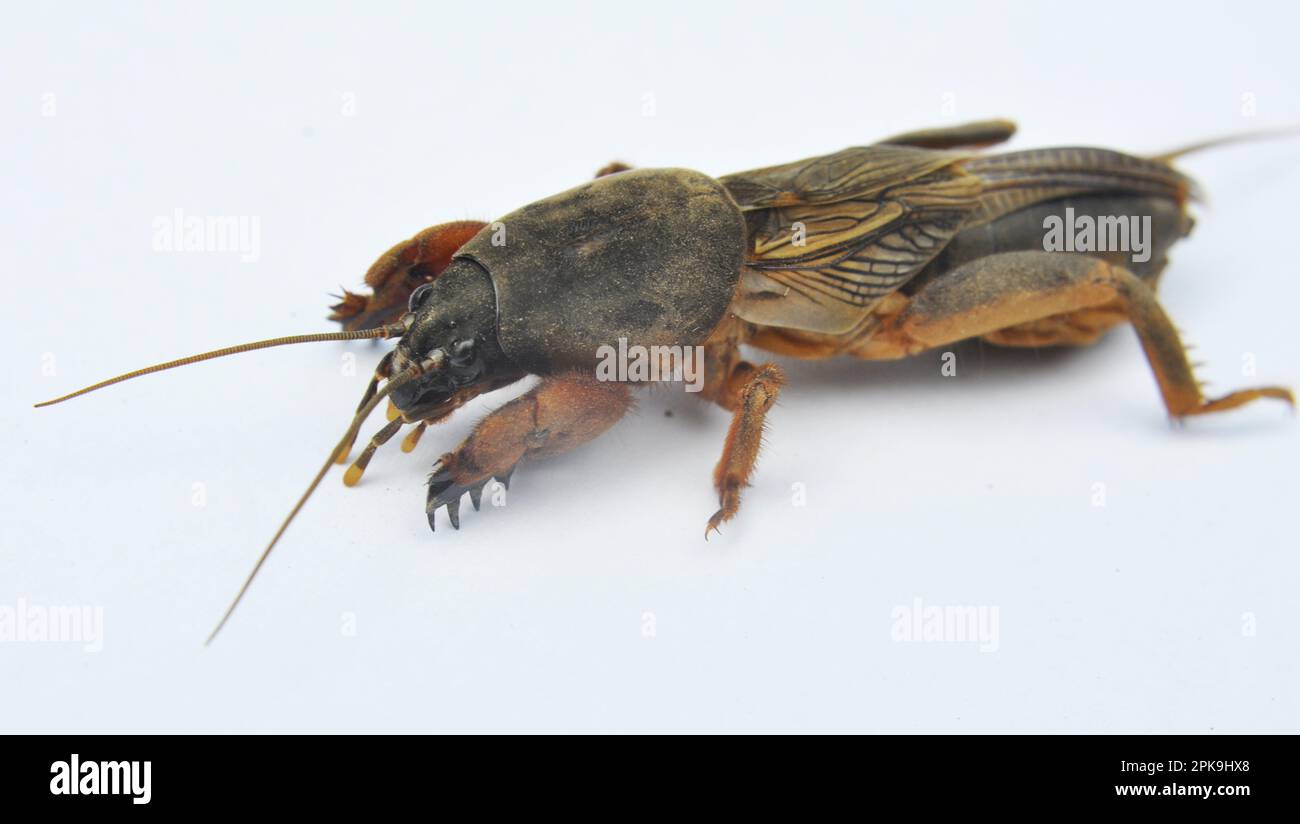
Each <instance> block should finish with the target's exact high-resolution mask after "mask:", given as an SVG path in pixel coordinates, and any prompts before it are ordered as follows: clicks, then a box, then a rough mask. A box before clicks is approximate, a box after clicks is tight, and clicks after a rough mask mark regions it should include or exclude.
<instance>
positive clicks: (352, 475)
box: [343, 464, 365, 486]
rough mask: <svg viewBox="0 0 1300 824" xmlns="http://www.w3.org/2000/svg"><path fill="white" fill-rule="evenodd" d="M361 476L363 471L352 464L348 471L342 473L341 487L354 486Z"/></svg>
mask: <svg viewBox="0 0 1300 824" xmlns="http://www.w3.org/2000/svg"><path fill="white" fill-rule="evenodd" d="M363 474H365V470H363V469H362V468H361V467H359V466H357V465H356V464H352V466H349V467H348V471H347V472H344V473H343V485H344V486H356V485H357V482H358V481H360V480H361V476H362V475H363Z"/></svg>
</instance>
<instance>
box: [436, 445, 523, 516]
mask: <svg viewBox="0 0 1300 824" xmlns="http://www.w3.org/2000/svg"><path fill="white" fill-rule="evenodd" d="M514 472H515V468H514V467H513V466H512V467H510V469H509V470H507V471H506V472H504V473H502V474H500V475H497V476H496V477H497V480H498V481H500V482H501V485H502V486H504V487H505V488H506V489H509V488H510V476H511V475H513V474H514ZM490 480H491V478H484V479H483V480H481V481H479V482H478V483H476V484H474V485H472V486H462V485H461V484H458V483H456V482H455V481H454V480H452V477H451V472H450V471H449V470H448V469H447V467H446V465H444V464H443V463H441V462H439V463H438V464H437V465H435V466H434V468H433V474H431V475H430V476H429V494H428V496H427V498H426V500H425V505H424V511H425V514H426V515H428V517H429V529H435V527H434V520H435V515H437V512H438V510H439V509H441V508H442V507H444V506H445V507H446V508H447V517H448V518H450V519H451V525H452V526H453V527H455V528H456V529H460V500H461V497H462V496H463V495H464V494H465V493H466V492H468V493H469V500H470V503H472V504H473V505H474V509H475V511H477V510H478V509H479V508H480V507H481V506H482V503H483V487H485V486H487V484H488V481H490ZM435 531H436V530H435Z"/></svg>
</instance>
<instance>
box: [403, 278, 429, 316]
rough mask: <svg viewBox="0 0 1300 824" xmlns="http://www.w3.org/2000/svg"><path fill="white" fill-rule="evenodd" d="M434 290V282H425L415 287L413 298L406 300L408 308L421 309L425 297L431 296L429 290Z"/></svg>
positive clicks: (412, 310) (411, 309) (416, 310)
mask: <svg viewBox="0 0 1300 824" xmlns="http://www.w3.org/2000/svg"><path fill="white" fill-rule="evenodd" d="M432 290H433V284H432V283H424V284H421V285H419V286H417V287H415V291H414V292H412V293H411V299H410V300H409V301H407V302H406V310H407V311H408V312H418V311H420V304H422V303H424V301H425V299H426V298H428V297H429V292H431V291H432Z"/></svg>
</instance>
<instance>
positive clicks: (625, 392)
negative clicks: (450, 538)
mask: <svg viewBox="0 0 1300 824" xmlns="http://www.w3.org/2000/svg"><path fill="white" fill-rule="evenodd" d="M631 406H632V393H631V390H630V389H629V388H628V385H627V384H624V383H606V382H601V381H597V380H595V379H593V378H590V377H585V376H566V377H552V378H544V379H543V380H542V382H541V383H539V384H538V385H537V386H535V387H533V388H532V389H531V390H529V391H528V392H526V393H524V394H523V395H521V396H519V397H518V398H515V399H514V400H512V401H510V402H509V403H507V404H506V405H505V406H503V407H501V408H500V409H498V410H496V411H495V412H493V413H492V414H490V415H488V416H487V417H486V418H484V419H483V420H481V421H479V423H478V426H476V427H475V428H474V432H473V433H472V434H471V435H470V436H469V437H468V438H466V439H465V441H464V442H463V443H462V444H461V445H460V446H459V447H457V448H456V450H455V451H453V452H449V453H447V454H446V455H443V456H442V458H441V459H440V460H439V461H438V464H437V465H436V466H435V467H434V472H433V474H432V475H431V476H430V477H429V495H428V502H427V504H426V506H425V511H426V513H427V514H428V516H429V528H430V529H433V527H434V515H435V514H436V513H437V511H438V509H439V508H440V507H444V506H445V507H446V508H447V515H448V516H449V517H450V518H451V524H452V526H454V527H456V528H457V529H459V528H460V499H461V496H462V495H464V494H465V493H466V492H468V493H469V495H470V501H471V502H472V503H473V504H474V508H475V509H478V508H479V500H480V498H481V496H482V494H483V487H484V486H485V485H486V484H487V482H488V481H490V480H491V479H493V478H496V479H497V480H499V481H501V483H502V484H504V485H506V486H509V484H510V476H511V474H512V473H513V472H514V471H515V467H516V466H518V465H519V462H520V461H523V460H525V459H530V460H531V459H536V458H544V457H546V456H548V455H558V454H560V453H561V452H567V451H568V450H570V449H573V448H574V447H577V446H581V445H582V444H584V443H586V442H587V441H590V440H592V439H593V438H595V437H596V436H597V435H600V434H601V433H603V432H604V431H605V430H607V429H609V428H610V427H611V426H613V425H614V424H615V423H617V422H618V420H619V419H620V418H622V417H623V415H624V414H625V413H626V412H627V410H628V409H630V408H631Z"/></svg>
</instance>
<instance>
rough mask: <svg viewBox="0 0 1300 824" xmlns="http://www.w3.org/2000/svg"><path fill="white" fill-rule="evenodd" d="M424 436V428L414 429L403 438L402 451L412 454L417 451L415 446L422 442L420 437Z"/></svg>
mask: <svg viewBox="0 0 1300 824" xmlns="http://www.w3.org/2000/svg"><path fill="white" fill-rule="evenodd" d="M423 434H424V426H423V425H421V426H418V427H416V428H415V429H412V430H411V431H410V432H409V433H408V434H407V436H406V437H405V438H402V451H403V452H410V451H412V450H413V449H415V445H416V444H418V443H419V442H420V436H421V435H423Z"/></svg>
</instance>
